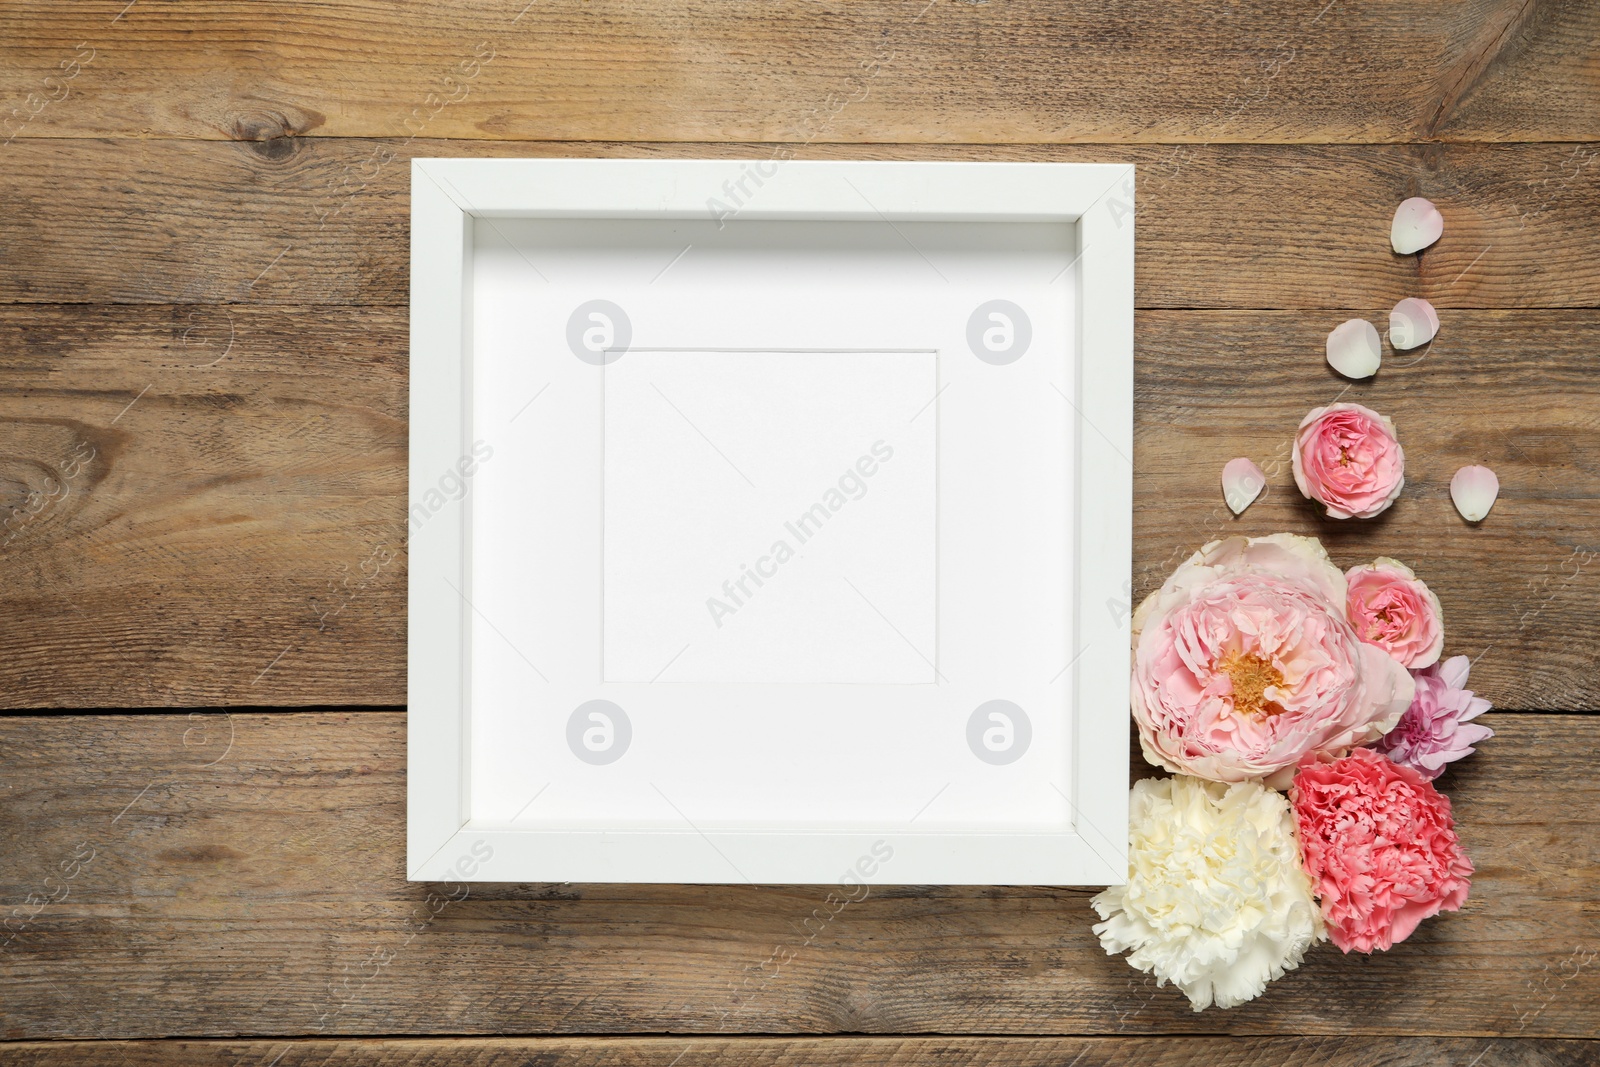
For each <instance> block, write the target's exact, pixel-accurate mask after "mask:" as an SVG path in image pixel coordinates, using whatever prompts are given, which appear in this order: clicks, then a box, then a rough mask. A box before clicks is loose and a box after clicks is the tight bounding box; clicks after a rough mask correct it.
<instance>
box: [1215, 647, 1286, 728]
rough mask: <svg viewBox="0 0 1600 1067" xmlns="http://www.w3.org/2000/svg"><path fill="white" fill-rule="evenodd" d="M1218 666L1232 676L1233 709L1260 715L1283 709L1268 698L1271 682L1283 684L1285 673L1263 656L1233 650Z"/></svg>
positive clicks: (1274, 712) (1245, 713) (1271, 713)
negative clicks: (1241, 653)
mask: <svg viewBox="0 0 1600 1067" xmlns="http://www.w3.org/2000/svg"><path fill="white" fill-rule="evenodd" d="M1219 666H1220V667H1221V668H1222V670H1223V672H1224V673H1225V674H1227V676H1228V677H1229V678H1231V679H1233V710H1234V711H1237V712H1239V713H1240V714H1241V715H1250V716H1254V717H1256V718H1260V717H1262V716H1265V715H1277V714H1279V713H1281V712H1282V711H1283V709H1282V708H1281V707H1279V706H1278V705H1277V704H1274V703H1272V702H1271V701H1269V700H1268V699H1267V689H1268V687H1269V686H1282V685H1283V674H1282V672H1280V671H1279V670H1278V668H1276V667H1274V666H1273V665H1272V664H1271V663H1269V662H1268V661H1266V660H1265V659H1262V658H1261V657H1260V656H1257V655H1254V654H1251V655H1240V654H1239V653H1238V652H1230V653H1229V654H1228V658H1227V659H1224V660H1223V661H1222V662H1221V663H1220V664H1219Z"/></svg>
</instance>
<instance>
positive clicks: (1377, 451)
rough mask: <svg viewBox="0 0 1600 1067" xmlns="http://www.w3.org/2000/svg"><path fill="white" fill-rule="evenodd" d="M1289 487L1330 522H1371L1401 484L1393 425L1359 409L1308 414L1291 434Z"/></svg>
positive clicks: (1401, 459) (1334, 407)
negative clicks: (1321, 510) (1317, 506)
mask: <svg viewBox="0 0 1600 1067" xmlns="http://www.w3.org/2000/svg"><path fill="white" fill-rule="evenodd" d="M1292 461H1293V466H1294V484H1295V485H1297V486H1299V487H1300V492H1301V493H1303V494H1305V496H1307V497H1308V498H1310V499H1312V500H1315V501H1317V502H1318V503H1320V504H1322V505H1323V506H1324V507H1326V508H1327V509H1328V517H1329V518H1330V519H1349V518H1357V519H1370V518H1372V517H1373V516H1374V515H1377V514H1378V513H1379V512H1382V511H1384V510H1385V509H1387V508H1388V507H1389V505H1390V504H1393V503H1394V502H1395V499H1396V498H1397V497H1398V496H1399V495H1400V490H1401V489H1402V488H1404V486H1405V484H1406V476H1405V475H1406V456H1405V452H1404V451H1402V450H1401V448H1400V441H1399V439H1398V438H1396V437H1395V435H1394V423H1393V422H1391V421H1389V417H1388V416H1387V415H1379V414H1378V413H1377V412H1376V411H1373V410H1372V409H1370V408H1364V407H1362V406H1361V405H1360V404H1329V405H1328V406H1327V407H1322V408H1313V409H1312V410H1311V412H1310V413H1309V414H1308V415H1306V417H1305V418H1304V419H1302V420H1301V422H1300V429H1299V431H1298V432H1297V433H1296V434H1295V439H1294V454H1293V456H1292Z"/></svg>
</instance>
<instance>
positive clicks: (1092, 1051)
mask: <svg viewBox="0 0 1600 1067" xmlns="http://www.w3.org/2000/svg"><path fill="white" fill-rule="evenodd" d="M1597 1052H1600V1050H1597V1049H1596V1048H1595V1047H1594V1043H1593V1042H1587V1041H1550V1040H1543V1039H1537V1038H1500V1039H1481V1038H1440V1037H1410V1038H1388V1037H1385V1038H1372V1037H1317V1038H1295V1037H1253V1038H1252V1037H1243V1038H1216V1037H1210V1038H1206V1037H1046V1038H1038V1037H1035V1038H1004V1037H989V1038H959V1037H888V1038H874V1037H826V1038H802V1037H790V1038H737V1037H736V1038H728V1037H714V1038H706V1037H698V1038H694V1039H689V1038H674V1037H556V1038H551V1037H495V1038H443V1039H438V1038H400V1039H395V1038H352V1039H349V1040H344V1041H329V1040H312V1041H296V1042H292V1043H290V1042H283V1041H243V1040H236V1041H182V1040H178V1041H97V1042H80V1041H48V1042H16V1043H12V1044H0V1064H10V1065H15V1067H79V1065H82V1067H100V1065H106V1067H144V1065H146V1064H151V1065H171V1067H187V1065H194V1067H215V1065H216V1064H219V1063H226V1064H239V1065H249V1067H258V1065H259V1067H266V1065H267V1064H270V1063H274V1062H276V1063H279V1064H282V1065H283V1067H299V1065H300V1064H306V1063H315V1064H318V1065H319V1067H445V1065H448V1067H526V1065H527V1064H530V1063H537V1064H539V1065H540V1067H613V1065H634V1064H656V1065H659V1067H667V1065H669V1064H673V1063H676V1062H678V1061H679V1059H680V1058H683V1062H685V1063H693V1064H695V1065H696V1067H749V1065H755V1064H761V1065H764V1067H789V1065H797V1067H878V1065H881V1067H918V1065H928V1067H934V1065H937V1067H947V1065H950V1064H959V1065H961V1067H991V1065H992V1067H1068V1065H1072V1067H1188V1065H1190V1064H1195V1063H1204V1064H1207V1065H1208V1067H1261V1065H1262V1064H1276V1063H1305V1062H1315V1063H1318V1064H1322V1065H1325V1067H1371V1065H1372V1064H1374V1063H1382V1064H1383V1067H1432V1065H1434V1064H1440V1063H1451V1064H1468V1063H1473V1062H1475V1061H1476V1062H1482V1063H1486V1064H1493V1065H1494V1067H1579V1065H1581V1064H1589V1063H1593V1062H1594V1060H1593V1057H1594V1056H1595V1055H1596V1054H1597ZM690 1053H693V1056H692V1058H690ZM274 1056H280V1057H281V1058H280V1059H277V1060H276V1061H274V1059H273V1057H274Z"/></svg>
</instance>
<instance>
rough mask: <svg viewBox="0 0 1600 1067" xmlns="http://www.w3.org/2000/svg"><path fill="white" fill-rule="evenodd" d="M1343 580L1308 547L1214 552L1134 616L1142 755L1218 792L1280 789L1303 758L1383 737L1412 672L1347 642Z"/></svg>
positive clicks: (1216, 544) (1271, 540) (1306, 542)
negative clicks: (1246, 784)
mask: <svg viewBox="0 0 1600 1067" xmlns="http://www.w3.org/2000/svg"><path fill="white" fill-rule="evenodd" d="M1345 595H1346V586H1345V579H1344V575H1342V574H1340V573H1339V569H1338V568H1337V567H1335V566H1334V565H1333V564H1332V563H1331V562H1330V561H1329V559H1328V554H1327V553H1326V552H1325V551H1324V550H1323V548H1322V545H1321V543H1320V542H1318V541H1317V540H1316V539H1315V538H1311V537H1299V536H1296V535H1294V534H1274V535H1272V536H1271V537H1257V538H1248V539H1247V538H1243V537H1230V538H1228V539H1227V540H1224V541H1213V542H1211V543H1210V544H1208V545H1206V546H1205V547H1204V548H1202V549H1201V550H1200V551H1199V552H1197V553H1195V554H1194V556H1193V557H1191V558H1190V559H1189V560H1188V562H1186V563H1184V564H1183V565H1182V566H1180V567H1179V568H1178V569H1177V570H1176V571H1174V572H1173V574H1172V577H1170V578H1168V579H1167V581H1166V583H1165V584H1164V585H1162V586H1161V588H1160V589H1157V590H1156V591H1155V592H1153V593H1151V594H1150V595H1149V596H1148V597H1147V598H1145V601H1144V603H1143V604H1141V605H1139V610H1138V611H1136V612H1135V613H1134V618H1133V638H1134V667H1133V687H1132V688H1133V693H1132V699H1133V717H1134V720H1135V722H1137V723H1138V724H1139V742H1140V746H1141V747H1142V748H1143V750H1144V755H1145V758H1146V759H1148V760H1149V761H1150V762H1151V763H1154V764H1156V765H1158V766H1161V767H1165V768H1166V769H1167V770H1169V771H1175V772H1180V773H1184V774H1192V775H1196V776H1198V777H1201V778H1209V779H1211V780H1213V781H1219V782H1241V781H1246V780H1249V779H1254V778H1265V779H1267V780H1268V782H1269V784H1274V785H1278V786H1282V785H1287V784H1288V778H1289V777H1290V776H1292V774H1293V771H1294V767H1295V765H1296V764H1297V763H1298V762H1299V761H1300V758H1301V757H1302V756H1304V755H1306V754H1307V753H1312V752H1315V753H1335V752H1343V751H1345V750H1347V749H1349V748H1351V747H1353V746H1355V745H1364V744H1367V743H1369V742H1372V741H1375V740H1377V739H1378V738H1379V737H1382V736H1383V735H1384V734H1385V733H1387V732H1388V731H1389V730H1390V729H1391V728H1392V727H1393V726H1394V724H1395V722H1396V721H1398V719H1399V718H1400V715H1401V713H1402V712H1404V711H1405V709H1406V707H1407V705H1409V704H1410V703H1411V696H1412V691H1413V689H1414V687H1415V686H1414V683H1413V681H1412V679H1411V675H1410V674H1408V673H1407V672H1406V670H1405V668H1403V667H1401V666H1400V664H1399V663H1397V662H1396V661H1395V660H1394V659H1393V658H1392V657H1391V656H1389V655H1388V654H1387V653H1386V652H1384V651H1383V650H1382V649H1380V648H1378V647H1377V646H1375V645H1369V644H1366V643H1365V642H1363V641H1362V640H1361V639H1360V638H1359V637H1357V636H1356V632H1355V630H1353V629H1352V628H1351V626H1350V623H1349V621H1348V619H1347V618H1346V616H1345Z"/></svg>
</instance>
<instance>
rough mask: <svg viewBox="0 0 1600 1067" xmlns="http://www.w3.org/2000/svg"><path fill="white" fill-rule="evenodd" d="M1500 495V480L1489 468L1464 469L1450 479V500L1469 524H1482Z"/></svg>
mask: <svg viewBox="0 0 1600 1067" xmlns="http://www.w3.org/2000/svg"><path fill="white" fill-rule="evenodd" d="M1499 495H1500V479H1499V478H1496V477H1495V476H1494V471H1492V470H1490V469H1489V468H1488V467H1462V468H1461V469H1460V470H1458V471H1456V476H1455V477H1454V478H1451V479H1450V499H1451V500H1454V501H1455V503H1456V510H1457V511H1459V512H1461V517H1462V518H1463V519H1466V520H1467V521H1468V522H1481V521H1482V520H1483V517H1484V516H1485V515H1487V514H1489V509H1490V508H1492V507H1494V501H1495V498H1496V497H1498V496H1499Z"/></svg>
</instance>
